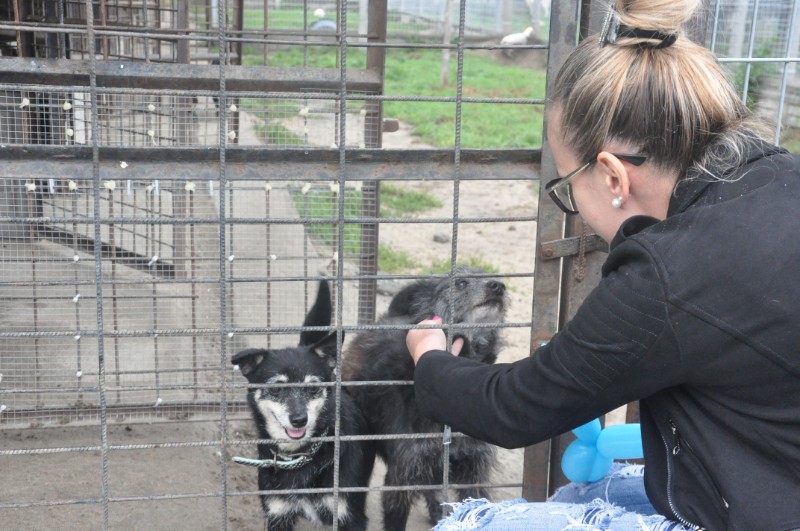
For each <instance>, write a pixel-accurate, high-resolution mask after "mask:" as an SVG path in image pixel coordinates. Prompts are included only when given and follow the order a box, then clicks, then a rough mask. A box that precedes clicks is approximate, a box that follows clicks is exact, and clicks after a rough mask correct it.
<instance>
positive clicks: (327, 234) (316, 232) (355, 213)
mask: <svg viewBox="0 0 800 531" xmlns="http://www.w3.org/2000/svg"><path fill="white" fill-rule="evenodd" d="M289 193H290V195H291V197H292V201H293V202H294V205H295V208H297V212H298V214H299V215H300V217H301V218H305V219H324V220H328V219H330V220H331V221H332V222H331V223H309V224H308V225H306V231H307V232H308V234H309V235H310V236H311V238H312V240H314V241H315V242H316V243H317V244H321V245H324V246H325V247H328V248H331V249H335V248H336V247H337V239H338V237H339V228H338V223H337V222H336V220H338V218H339V200H338V197H337V196H336V195H335V194H334V193H333V192H331V191H330V189H328V188H327V186H326V187H324V188H323V187H322V186H321V185H317V186H312V188H311V189H310V190H308V193H306V194H303V193H302V190H301V188H299V187H291V188H290V189H289ZM345 194H346V195H345V201H344V210H345V212H344V215H345V217H360V216H361V192H360V191H358V190H347V191H346V192H345ZM344 252H345V256H357V255H358V254H359V253H360V252H361V226H360V225H359V224H356V223H346V224H345V226H344Z"/></svg>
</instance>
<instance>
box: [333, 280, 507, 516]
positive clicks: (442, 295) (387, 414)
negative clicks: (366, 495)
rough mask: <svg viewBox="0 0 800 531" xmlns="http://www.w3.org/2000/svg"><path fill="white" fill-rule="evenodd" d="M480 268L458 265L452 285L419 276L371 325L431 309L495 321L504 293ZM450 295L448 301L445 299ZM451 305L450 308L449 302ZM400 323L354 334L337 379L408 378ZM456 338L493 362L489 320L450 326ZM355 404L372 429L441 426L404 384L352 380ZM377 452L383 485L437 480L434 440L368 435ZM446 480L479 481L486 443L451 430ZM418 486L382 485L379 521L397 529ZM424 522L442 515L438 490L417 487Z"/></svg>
mask: <svg viewBox="0 0 800 531" xmlns="http://www.w3.org/2000/svg"><path fill="white" fill-rule="evenodd" d="M481 273H482V272H481V271H478V270H474V269H468V268H459V269H457V270H456V271H455V272H454V274H455V279H454V283H453V289H452V290H451V289H450V280H449V279H447V278H445V279H440V280H439V279H437V280H430V279H426V280H420V281H418V282H414V283H412V284H410V285H409V286H406V287H405V288H404V289H402V290H401V291H400V292H399V293H398V294H397V295H396V296H395V297H394V298H393V300H392V302H391V304H390V306H389V309H388V311H387V312H386V314H385V315H384V316H383V317H381V319H380V320H379V321H378V323H379V324H395V325H396V324H415V323H418V322H419V321H421V320H423V319H430V318H431V317H432V316H434V315H438V316H440V317H441V318H442V321H443V322H445V323H447V322H450V323H456V324H458V323H461V324H477V325H480V324H488V325H492V324H497V323H501V322H502V321H503V319H504V317H505V311H506V307H507V305H508V298H507V295H506V290H505V285H504V284H503V283H502V282H500V281H499V280H498V279H495V278H489V277H485V276H484V277H481V276H474V275H478V274H481ZM451 299H452V305H451ZM451 307H452V308H453V309H454V311H453V312H452V314H451V311H450V308H451ZM406 334H407V331H406V330H393V329H383V330H378V331H368V332H363V333H361V334H359V335H358V336H357V337H356V338H355V339H354V340H353V342H352V344H351V345H350V346H349V347H348V348H347V350H346V352H345V355H344V360H343V364H342V377H343V379H345V380H357V381H387V380H413V378H414V363H413V361H412V360H411V356H409V354H408V349H407V347H406V339H405V338H406ZM454 337H463V338H464V340H465V342H464V347H463V348H462V350H461V353H460V356H462V357H466V358H471V359H475V360H480V361H483V362H485V363H494V362H495V360H496V359H497V353H498V350H499V348H500V338H499V334H498V331H497V329H496V327H492V326H487V327H483V328H479V327H470V328H464V329H460V330H457V331H456V332H455V333H454ZM349 389H350V391H351V393H352V394H353V397H354V398H355V401H356V403H357V404H358V406H359V408H360V409H361V411H362V412H363V413H364V415H365V416H366V418H367V422H368V424H369V429H370V431H371V432H372V433H375V434H381V435H387V434H415V433H432V432H441V431H442V425H440V424H437V423H434V422H432V421H430V420H428V419H426V418H424V417H423V416H422V415H421V414H420V413H419V410H418V409H417V406H416V402H415V400H414V388H413V387H411V386H408V385H375V386H364V385H360V386H352V387H350V388H349ZM376 449H377V453H378V455H380V456H381V458H382V459H383V461H384V462H385V463H386V468H387V472H386V478H385V480H384V483H385V485H387V486H409V485H435V484H440V483H442V481H443V479H444V475H443V474H444V472H443V463H442V456H443V444H442V439H441V438H439V439H394V440H381V441H377V442H376ZM449 455H450V475H449V481H450V482H451V483H456V484H462V485H474V484H481V483H482V484H485V483H487V482H488V480H489V476H490V473H491V471H492V468H493V465H494V447H492V446H491V445H489V444H487V443H484V442H481V441H477V440H475V439H471V438H469V437H454V438H453V440H452V443H451V445H450V452H449ZM418 492H419V491H414V490H399V491H388V490H387V491H384V493H383V497H382V503H383V525H384V528H385V529H387V530H391V531H394V530H402V529H405V526H406V521H407V520H408V515H409V511H410V509H411V504H412V503H413V501H414V498H415V497H416V495H417V494H418ZM422 494H423V496H424V498H425V501H426V503H427V507H428V513H429V516H430V519H431V522H432V523H433V522H436V521H438V520H439V518H440V517H441V515H442V507H441V502H440V499H439V498H440V497H439V491H438V490H423V491H422ZM458 495H459V496H460V497H461V498H466V497H473V498H483V497H487V496H486V492H485V490H484V489H482V488H465V489H461V490H459V491H458Z"/></svg>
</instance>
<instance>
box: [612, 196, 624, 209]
mask: <svg viewBox="0 0 800 531" xmlns="http://www.w3.org/2000/svg"><path fill="white" fill-rule="evenodd" d="M611 206H612V207H614V208H620V207H622V197H621V196H620V197H615V198H614V199H612V200H611Z"/></svg>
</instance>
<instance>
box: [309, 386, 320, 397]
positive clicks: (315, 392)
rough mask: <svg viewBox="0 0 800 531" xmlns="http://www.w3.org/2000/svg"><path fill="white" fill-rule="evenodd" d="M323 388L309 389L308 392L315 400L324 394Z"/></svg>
mask: <svg viewBox="0 0 800 531" xmlns="http://www.w3.org/2000/svg"><path fill="white" fill-rule="evenodd" d="M322 389H323V388H322V387H309V388H308V389H307V390H306V392H307V393H308V394H309V395H310V396H311V397H313V398H319V397H321V396H322V393H323V392H324V391H323V390H322Z"/></svg>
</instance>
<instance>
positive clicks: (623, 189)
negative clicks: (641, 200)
mask: <svg viewBox="0 0 800 531" xmlns="http://www.w3.org/2000/svg"><path fill="white" fill-rule="evenodd" d="M597 166H598V167H599V168H600V171H602V172H603V174H604V175H605V180H606V186H607V187H608V190H609V192H610V193H611V195H612V196H613V197H619V198H622V203H623V204H624V203H625V202H627V201H628V196H629V195H630V187H631V181H630V176H629V175H628V170H626V169H625V166H624V165H623V164H622V161H621V160H619V159H618V158H617V157H615V156H614V155H613V154H611V153H609V152H608V151H601V152H600V153H599V154H598V155H597Z"/></svg>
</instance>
